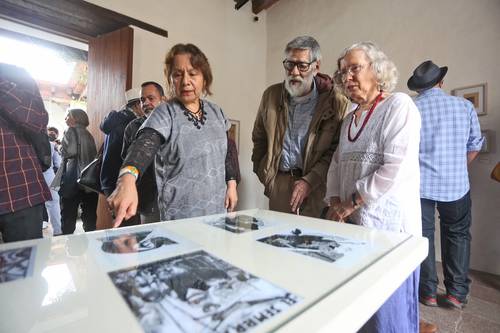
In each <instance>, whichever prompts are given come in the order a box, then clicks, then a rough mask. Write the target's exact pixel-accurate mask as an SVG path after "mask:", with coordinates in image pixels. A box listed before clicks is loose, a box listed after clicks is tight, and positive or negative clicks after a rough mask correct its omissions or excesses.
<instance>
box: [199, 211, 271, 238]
mask: <svg viewBox="0 0 500 333" xmlns="http://www.w3.org/2000/svg"><path fill="white" fill-rule="evenodd" d="M205 223H207V224H209V225H211V226H213V227H217V228H220V229H223V230H227V231H230V232H233V233H235V234H241V233H244V232H248V231H253V230H261V229H262V228H263V227H266V226H268V225H269V224H268V223H265V222H264V221H263V220H262V219H258V218H256V217H253V216H250V215H244V214H241V215H236V214H228V215H226V216H223V217H219V218H217V219H215V220H207V221H205Z"/></svg>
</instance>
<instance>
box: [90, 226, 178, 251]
mask: <svg viewBox="0 0 500 333" xmlns="http://www.w3.org/2000/svg"><path fill="white" fill-rule="evenodd" d="M98 240H99V241H101V242H102V245H101V249H102V251H103V252H106V253H117V254H120V253H135V252H145V251H151V250H155V249H158V248H160V247H162V246H168V245H172V244H177V243H176V242H175V241H173V240H172V239H170V238H168V237H166V236H164V235H159V234H157V233H155V232H153V231H152V230H145V231H139V232H130V233H122V234H118V235H110V236H106V237H103V238H99V239H98Z"/></svg>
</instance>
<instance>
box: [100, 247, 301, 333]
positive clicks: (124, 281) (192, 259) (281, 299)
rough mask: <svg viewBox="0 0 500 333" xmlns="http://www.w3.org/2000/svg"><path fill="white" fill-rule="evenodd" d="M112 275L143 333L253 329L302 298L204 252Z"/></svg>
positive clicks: (242, 330)
mask: <svg viewBox="0 0 500 333" xmlns="http://www.w3.org/2000/svg"><path fill="white" fill-rule="evenodd" d="M109 276H110V278H111V280H112V281H113V283H114V285H115V286H116V287H117V288H118V290H119V292H120V294H121V295H122V297H123V298H124V300H125V301H126V302H127V304H128V306H129V307H130V309H131V310H132V312H133V313H134V315H135V316H136V318H137V320H138V321H139V323H140V325H141V327H142V328H143V330H144V331H145V332H249V331H251V330H252V329H254V328H256V327H258V326H259V325H260V324H261V323H263V322H265V321H268V320H270V319H272V318H273V317H275V316H276V315H279V314H281V313H283V312H285V311H286V310H287V309H289V308H290V307H292V306H293V305H294V304H296V303H298V302H299V301H300V297H298V296H297V295H294V294H292V293H289V292H287V291H286V290H284V289H282V288H280V287H277V286H275V285H273V284H271V283H269V282H267V281H266V280H263V279H261V278H259V277H256V276H254V275H252V274H250V273H248V272H246V271H244V270H241V269H239V268H237V267H235V266H233V265H231V264H229V263H227V262H225V261H223V260H221V259H219V258H216V257H214V256H212V255H210V254H208V253H207V252H205V251H196V252H193V253H188V254H183V255H179V256H175V257H172V258H168V259H163V260H159V261H155V262H152V263H148V264H143V265H140V266H134V267H133V268H130V269H126V270H119V271H114V272H110V273H109Z"/></svg>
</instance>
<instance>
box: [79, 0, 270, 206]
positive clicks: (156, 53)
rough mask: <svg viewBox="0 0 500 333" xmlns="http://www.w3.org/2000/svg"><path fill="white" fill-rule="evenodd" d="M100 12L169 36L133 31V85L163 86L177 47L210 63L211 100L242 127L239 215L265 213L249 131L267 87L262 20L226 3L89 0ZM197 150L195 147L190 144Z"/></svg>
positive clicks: (247, 8)
mask: <svg viewBox="0 0 500 333" xmlns="http://www.w3.org/2000/svg"><path fill="white" fill-rule="evenodd" d="M89 2H92V3H94V4H97V5H99V6H102V7H105V8H108V9H111V10H114V11H116V12H119V13H122V14H125V15H128V16H131V17H134V18H136V19H139V20H142V21H144V22H147V23H150V24H152V25H155V26H158V27H161V28H163V29H165V30H167V31H168V34H169V37H168V38H164V37H161V36H158V35H155V34H152V33H150V32H147V31H144V30H142V29H139V28H135V27H134V65H133V78H132V80H133V85H134V86H139V85H140V84H141V82H144V81H149V80H155V81H157V82H159V83H162V84H163V85H165V84H164V83H165V79H164V77H163V63H162V62H163V60H164V57H165V54H166V52H167V51H168V50H169V49H170V47H172V46H173V45H174V44H176V43H193V44H195V45H197V46H198V47H200V49H201V50H202V51H203V52H204V53H205V54H206V56H207V57H208V59H209V61H210V63H211V66H212V71H213V75H214V84H213V89H212V91H213V93H214V95H213V96H212V97H210V99H211V100H213V101H214V102H215V103H217V104H218V105H220V106H221V107H222V109H223V110H224V112H225V113H226V115H227V117H228V118H231V119H237V120H239V121H240V154H239V160H240V169H241V173H242V182H241V184H240V186H239V188H238V192H239V196H240V202H239V204H238V209H249V208H255V207H262V208H264V207H267V200H265V197H264V196H263V194H262V193H263V188H262V187H261V185H260V184H259V182H258V179H257V177H256V176H254V175H253V173H252V166H251V162H250V156H251V150H252V142H251V130H252V126H253V122H254V119H255V115H256V112H257V107H258V105H259V102H260V96H261V94H262V92H263V91H264V89H265V85H266V56H267V54H266V45H267V41H266V16H265V14H263V15H259V21H258V22H254V21H253V15H252V13H251V10H250V9H251V6H250V5H249V4H247V5H246V6H244V7H243V8H241V9H240V10H239V11H236V10H235V9H234V2H233V1H230V0H210V1H207V0H183V1H174V0H161V1H155V0H141V1H135V0H127V1H124V0H92V1H89ZM193 144H195V143H193Z"/></svg>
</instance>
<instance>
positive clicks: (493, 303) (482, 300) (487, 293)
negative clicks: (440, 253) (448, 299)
mask: <svg viewBox="0 0 500 333" xmlns="http://www.w3.org/2000/svg"><path fill="white" fill-rule="evenodd" d="M437 266H438V276H439V281H440V284H439V287H438V293H439V294H441V295H443V294H445V293H446V290H445V289H444V285H443V284H442V281H443V274H442V270H441V267H440V266H441V263H439V262H438V263H437ZM469 277H470V279H471V280H472V283H471V290H470V295H469V296H470V297H469V301H468V304H467V306H466V307H465V308H463V309H462V310H456V309H449V308H445V307H443V306H441V305H440V306H439V307H437V308H436V307H428V306H425V305H422V304H420V318H421V319H423V320H425V321H428V322H431V323H434V324H436V325H437V326H438V332H440V333H455V332H456V333H490V332H491V333H499V332H500V276H498V275H493V274H488V273H482V272H478V271H470V274H469ZM440 300H441V299H440V297H439V295H438V304H442V302H440Z"/></svg>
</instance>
